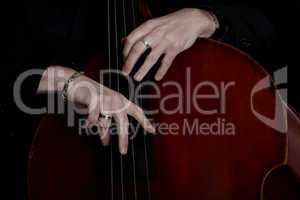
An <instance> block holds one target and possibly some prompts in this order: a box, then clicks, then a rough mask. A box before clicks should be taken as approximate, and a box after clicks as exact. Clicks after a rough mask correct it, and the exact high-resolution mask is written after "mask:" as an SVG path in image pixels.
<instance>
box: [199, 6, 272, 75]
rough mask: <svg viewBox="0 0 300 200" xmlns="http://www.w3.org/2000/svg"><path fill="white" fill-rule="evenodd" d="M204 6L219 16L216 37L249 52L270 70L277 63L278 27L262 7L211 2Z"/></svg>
mask: <svg viewBox="0 0 300 200" xmlns="http://www.w3.org/2000/svg"><path fill="white" fill-rule="evenodd" d="M200 7H201V6H200ZM203 8H204V9H205V8H207V9H208V10H209V11H211V12H212V13H214V14H215V15H216V16H217V18H218V19H219V22H220V30H219V32H218V33H217V34H218V35H215V36H216V38H215V39H219V40H221V41H223V42H225V43H228V44H231V45H233V46H235V47H237V48H239V49H241V50H242V51H244V52H247V53H248V54H250V55H251V56H252V57H253V58H255V59H256V60H257V61H259V62H260V63H261V64H263V65H264V66H265V67H266V68H267V69H269V70H272V69H271V68H273V67H275V66H274V65H275V63H277V61H275V60H274V55H276V50H275V49H276V47H275V45H276V40H277V36H276V31H275V28H274V26H273V24H272V23H271V21H270V20H269V19H268V18H267V17H266V15H265V14H264V12H263V11H262V10H261V9H259V8H257V7H254V6H251V5H245V4H244V5H243V4H236V5H208V6H206V7H203Z"/></svg>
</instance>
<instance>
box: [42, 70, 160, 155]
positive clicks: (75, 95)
mask: <svg viewBox="0 0 300 200" xmlns="http://www.w3.org/2000/svg"><path fill="white" fill-rule="evenodd" d="M74 73H75V71H74V70H72V69H70V68H65V67H60V66H54V67H49V68H48V69H47V70H46V71H45V73H44V74H43V76H42V79H41V81H40V84H39V88H38V92H39V93H43V92H49V91H62V89H63V86H64V83H65V82H66V80H68V79H69V77H71V76H72V74H74ZM49 83H50V84H49ZM51 83H54V84H51ZM67 98H68V100H69V101H71V102H73V103H77V104H80V105H83V106H85V107H86V108H87V110H88V118H87V124H86V125H85V126H86V127H88V126H90V125H97V126H98V127H99V128H100V133H99V134H100V139H101V141H102V143H103V144H104V145H107V144H108V143H109V138H110V135H109V127H110V125H111V124H110V123H111V120H109V119H105V118H101V117H100V116H101V115H106V116H110V117H112V118H114V120H115V122H116V125H117V128H118V136H119V150H120V152H121V153H122V154H126V153H127V149H128V129H129V121H128V115H130V116H132V117H134V118H135V119H136V120H137V121H138V122H139V123H140V124H141V125H142V127H143V128H144V129H145V130H146V131H147V132H150V133H154V132H155V129H154V127H153V126H152V125H151V123H150V121H149V120H148V119H147V117H146V116H145V114H144V112H143V110H142V109H141V108H140V107H139V106H137V105H135V104H134V103H132V102H130V101H129V100H128V99H126V98H125V97H124V96H123V95H122V94H120V93H119V92H116V91H114V90H111V89H109V88H107V87H105V86H103V85H101V84H99V83H98V82H96V81H94V80H92V79H90V78H88V77H86V76H84V75H82V76H80V77H77V78H76V79H74V80H73V81H71V82H70V83H69V86H68V90H67Z"/></svg>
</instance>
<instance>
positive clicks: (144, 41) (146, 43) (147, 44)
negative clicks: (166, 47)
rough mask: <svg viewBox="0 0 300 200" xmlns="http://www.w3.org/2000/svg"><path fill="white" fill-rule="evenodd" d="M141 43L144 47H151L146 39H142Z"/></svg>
mask: <svg viewBox="0 0 300 200" xmlns="http://www.w3.org/2000/svg"><path fill="white" fill-rule="evenodd" d="M142 43H143V44H144V45H145V47H146V48H147V49H150V48H151V46H150V44H149V42H147V41H146V40H142Z"/></svg>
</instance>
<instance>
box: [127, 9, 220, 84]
mask: <svg viewBox="0 0 300 200" xmlns="http://www.w3.org/2000/svg"><path fill="white" fill-rule="evenodd" d="M214 19H215V18H214V16H213V15H212V14H210V13H209V12H207V11H205V10H199V9H193V8H186V9H182V10H179V11H177V12H174V13H172V14H169V15H166V16H163V17H160V18H157V19H153V20H149V21H147V22H145V23H144V24H142V25H141V26H140V27H138V28H137V29H136V30H134V31H133V32H132V33H130V34H129V35H128V36H127V38H126V39H125V44H124V49H123V56H124V58H125V64H124V66H123V71H124V73H125V74H127V75H128V74H129V73H130V72H131V71H132V69H133V67H134V65H135V63H136V62H137V60H138V59H139V58H140V56H141V55H142V54H143V53H144V52H145V50H146V49H147V44H149V46H150V47H151V53H150V54H149V55H148V56H147V58H146V60H145V62H144V64H143V65H142V66H141V68H140V69H139V70H138V71H137V72H136V74H135V75H134V79H135V80H137V81H141V80H142V79H143V78H144V77H145V75H146V74H147V73H148V72H149V70H150V69H151V67H153V65H154V64H155V63H156V62H157V61H158V59H159V58H160V57H161V56H162V55H164V58H163V59H162V64H161V66H160V68H159V69H158V71H157V73H156V75H155V79H156V80H161V79H162V78H163V77H164V75H165V74H166V73H167V71H168V69H169V68H170V66H171V64H172V62H173V60H174V59H175V57H176V56H177V55H178V54H179V53H181V52H182V51H184V50H186V49H188V48H190V47H191V46H192V45H193V44H194V42H195V41H196V40H197V38H199V37H200V38H209V37H210V36H212V35H213V33H214V32H215V30H216V29H217V28H218V24H217V23H216V21H215V20H214ZM145 43H146V44H145Z"/></svg>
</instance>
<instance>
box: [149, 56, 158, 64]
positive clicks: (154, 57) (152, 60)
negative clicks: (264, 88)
mask: <svg viewBox="0 0 300 200" xmlns="http://www.w3.org/2000/svg"><path fill="white" fill-rule="evenodd" d="M155 61H156V55H155V54H150V55H149V56H148V64H152V63H154V62H155Z"/></svg>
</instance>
